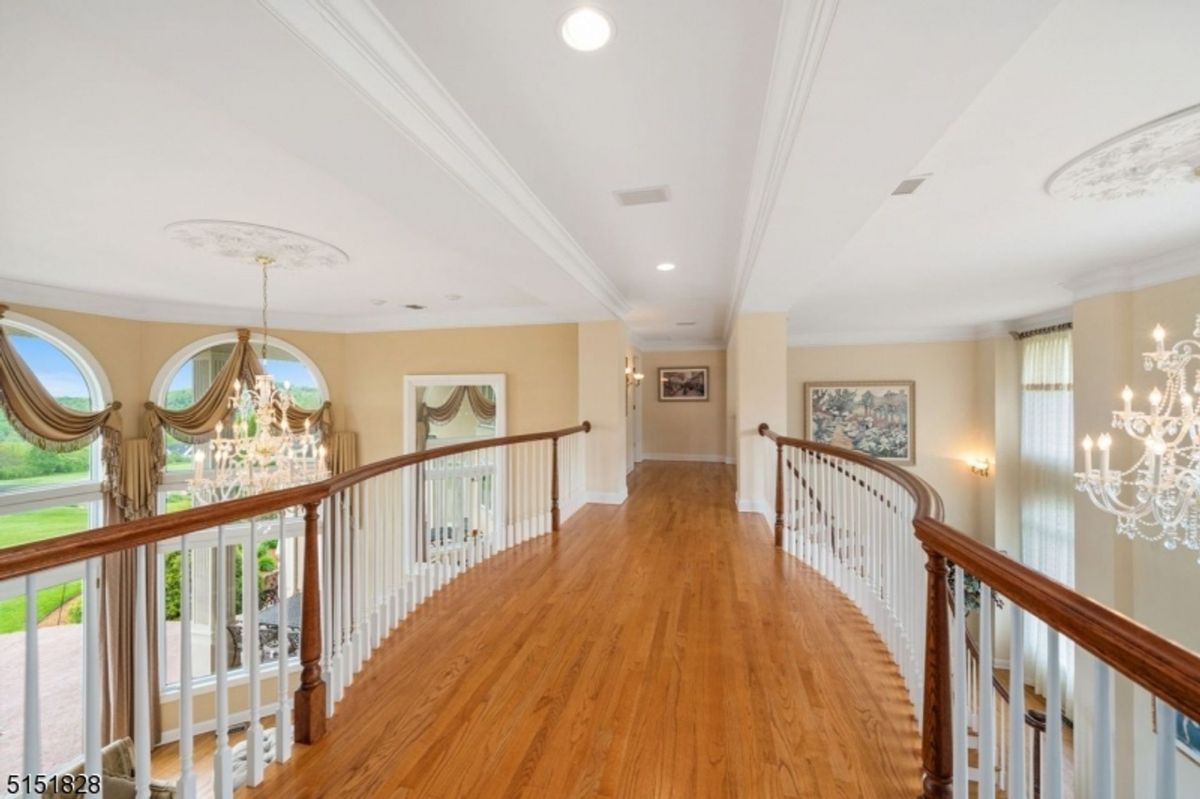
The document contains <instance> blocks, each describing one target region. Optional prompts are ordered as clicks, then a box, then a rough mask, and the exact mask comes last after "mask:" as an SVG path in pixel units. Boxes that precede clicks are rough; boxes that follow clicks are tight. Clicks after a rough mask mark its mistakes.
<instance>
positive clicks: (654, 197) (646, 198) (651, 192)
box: [613, 186, 671, 205]
mask: <svg viewBox="0 0 1200 799" xmlns="http://www.w3.org/2000/svg"><path fill="white" fill-rule="evenodd" d="M613 194H614V195H615V196H616V198H617V204H618V205H649V204H650V203H665V202H668V201H669V200H670V199H671V189H670V187H669V186H647V187H646V188H644V189H629V190H627V191H614V192H613Z"/></svg>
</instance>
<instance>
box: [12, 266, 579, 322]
mask: <svg viewBox="0 0 1200 799" xmlns="http://www.w3.org/2000/svg"><path fill="white" fill-rule="evenodd" d="M0 298H3V299H4V301H5V302H9V303H13V304H16V305H27V306H36V307H39V308H50V309H55V310H60V311H74V312H76V313H86V314H94V315H96V316H106V317H111V318H116V319H126V320H131V321H135V322H178V323H181V324H205V325H230V326H233V327H251V328H257V327H258V325H259V324H260V323H261V319H262V310H261V309H259V308H230V307H227V306H221V305H204V304H199V303H182V302H171V301H166V300H154V299H151V300H147V299H146V298H144V297H131V296H126V295H119V294H98V293H93V292H88V291H79V290H76V289H68V288H61V287H58V286H45V285H40V284H37V283H26V282H23V281H19V280H10V279H8V278H0ZM585 321H593V320H591V319H587V318H581V317H568V316H565V315H563V314H562V313H559V312H557V311H554V310H552V309H550V308H546V307H519V308H499V309H482V310H475V311H455V312H452V313H441V312H437V311H419V312H414V311H401V310H397V311H396V312H392V313H373V314H367V313H363V314H345V315H342V314H314V313H297V312H294V311H273V312H272V314H271V327H272V329H278V330H281V331H282V330H293V331H306V332H317V333H382V332H389V331H401V330H443V329H447V328H465V327H507V326H512V325H550V324H564V323H576V322H585Z"/></svg>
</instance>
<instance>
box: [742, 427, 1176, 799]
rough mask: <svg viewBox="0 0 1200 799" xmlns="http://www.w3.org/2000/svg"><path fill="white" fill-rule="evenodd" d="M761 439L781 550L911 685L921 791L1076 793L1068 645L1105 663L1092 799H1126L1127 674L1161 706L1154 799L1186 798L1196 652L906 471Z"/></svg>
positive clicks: (959, 796)
mask: <svg viewBox="0 0 1200 799" xmlns="http://www.w3.org/2000/svg"><path fill="white" fill-rule="evenodd" d="M759 433H760V434H761V435H762V436H764V439H765V440H764V444H765V446H764V448H763V450H762V452H761V456H760V457H762V458H763V459H764V460H765V461H768V462H769V463H770V465H771V467H772V468H773V470H774V474H775V541H776V544H777V545H778V546H780V547H782V548H783V549H784V550H785V551H786V552H788V553H789V554H791V555H794V556H795V557H797V558H800V559H801V560H803V561H804V562H805V563H807V564H808V565H810V566H811V567H813V568H814V569H816V570H817V571H819V572H820V573H821V574H822V575H824V576H825V577H826V578H828V579H829V580H831V581H832V582H834V583H835V584H836V585H837V587H838V588H839V589H841V591H842V592H844V593H845V594H846V595H847V596H849V597H850V598H851V599H852V600H853V601H854V602H855V603H856V604H857V605H858V607H859V608H860V609H861V610H862V611H863V613H864V614H865V615H866V616H867V618H868V619H869V620H870V621H871V623H872V624H873V625H874V627H875V629H876V631H877V632H878V633H879V635H880V637H881V638H882V639H883V641H884V642H885V644H886V645H887V647H888V649H889V650H890V651H891V653H892V657H893V658H894V660H895V662H896V665H897V666H898V667H899V670H900V673H901V675H902V676H903V677H904V680H905V683H906V685H907V686H908V691H909V697H910V698H911V700H912V704H913V711H914V713H915V715H916V717H917V720H918V723H919V724H920V727H921V730H922V766H923V771H924V779H923V793H922V796H923V797H925V798H926V799H942V798H943V797H954V799H966V797H968V796H973V797H974V796H977V797H981V799H991V798H993V797H996V796H997V795H1000V794H1003V795H1005V796H1007V797H1022V798H1023V799H1027V798H1028V797H1034V796H1044V797H1048V799H1061V797H1063V796H1070V795H1078V793H1077V792H1076V791H1075V787H1076V786H1075V785H1073V784H1072V783H1070V782H1069V781H1068V779H1067V778H1068V777H1071V776H1075V772H1074V770H1073V769H1065V768H1064V764H1065V760H1064V735H1063V732H1064V730H1063V726H1064V724H1063V707H1062V699H1063V696H1062V694H1063V691H1062V686H1063V674H1062V671H1061V661H1060V658H1059V654H1058V653H1059V651H1060V649H1061V647H1062V646H1063V644H1064V639H1069V640H1071V641H1074V643H1075V644H1076V645H1077V646H1078V647H1080V648H1082V649H1084V650H1086V651H1087V652H1090V653H1091V654H1092V655H1093V656H1094V664H1095V665H1094V668H1095V679H1094V686H1095V687H1094V696H1093V697H1092V698H1091V700H1092V702H1093V703H1094V707H1095V714H1094V715H1095V718H1094V722H1093V724H1092V725H1091V730H1090V733H1091V734H1090V742H1091V743H1090V745H1091V746H1092V747H1093V750H1092V751H1091V752H1090V758H1088V762H1089V763H1090V764H1091V771H1090V773H1089V774H1088V775H1087V777H1088V778H1089V785H1090V789H1089V791H1090V792H1089V794H1088V795H1090V796H1092V797H1096V799H1113V796H1114V784H1113V762H1114V757H1113V756H1114V751H1113V724H1114V710H1113V701H1114V700H1113V695H1112V691H1111V686H1112V679H1113V675H1112V673H1113V671H1116V672H1119V673H1121V674H1123V675H1125V676H1126V677H1127V678H1129V679H1130V680H1131V681H1133V682H1134V683H1135V684H1137V685H1139V686H1141V687H1142V688H1144V689H1145V690H1147V691H1148V692H1150V694H1151V695H1152V696H1154V697H1155V706H1156V716H1157V733H1156V741H1155V746H1156V752H1157V754H1156V759H1155V769H1154V779H1155V785H1154V789H1153V793H1151V792H1150V791H1146V793H1145V795H1146V796H1151V795H1153V796H1154V797H1156V799H1176V797H1177V796H1178V794H1177V791H1176V780H1175V750H1176V747H1175V719H1176V714H1177V713H1184V714H1186V715H1187V716H1189V717H1191V718H1200V655H1197V654H1196V653H1194V652H1191V651H1189V650H1187V649H1184V648H1183V647H1181V646H1179V645H1178V644H1176V643H1174V642H1172V641H1169V640H1167V639H1166V638H1163V637H1162V636H1160V635H1158V634H1156V633H1154V632H1152V631H1151V630H1148V629H1146V628H1145V627H1143V626H1141V625H1139V624H1138V623H1137V622H1135V621H1133V620H1131V619H1129V618H1127V617H1125V616H1123V615H1121V614H1120V613H1117V612H1116V611H1114V610H1112V609H1110V608H1107V607H1105V606H1104V605H1101V604H1100V603H1098V602H1096V601H1094V600H1092V599H1089V598H1087V597H1085V596H1083V595H1082V594H1079V593H1078V592H1076V591H1074V590H1072V589H1071V588H1068V587H1067V586H1065V585H1062V584H1061V583H1058V582H1055V581H1054V580H1051V579H1049V578H1048V577H1046V576H1045V575H1043V574H1041V573H1039V572H1037V571H1035V570H1033V569H1031V568H1029V567H1027V566H1025V565H1023V564H1021V563H1019V562H1017V561H1015V560H1013V559H1011V558H1009V557H1007V556H1006V555H1004V554H1003V553H1000V552H997V551H996V550H994V549H992V548H991V547H988V546H986V545H985V544H982V543H980V542H979V541H976V540H974V539H972V538H970V537H968V536H966V535H964V534H963V533H961V532H959V531H957V530H955V529H954V528H952V527H950V526H949V525H947V524H946V523H945V522H944V521H943V520H942V504H941V499H940V498H939V497H938V495H937V493H936V492H935V491H934V490H933V489H932V488H931V487H930V486H929V485H928V484H926V483H925V482H924V481H923V480H921V479H920V478H918V477H916V476H915V475H913V474H911V473H910V472H907V471H905V470H904V469H901V468H900V467H898V466H895V465H893V464H891V463H887V462H885V461H881V460H879V459H876V458H872V457H870V456H868V455H863V454H861V453H857V452H851V451H848V450H845V449H841V448H838V447H832V446H828V445H824V444H818V443H815V442H812V441H805V440H802V439H797V438H788V437H786V436H781V435H778V434H776V433H775V432H774V431H772V430H771V429H770V428H769V427H768V426H767V425H766V424H763V425H760V426H759ZM950 563H953V564H954V565H953V570H954V580H953V589H951V587H950V581H949V580H948V579H947V578H948V572H949V569H950V568H951V567H950V565H949V564H950ZM968 575H971V576H974V577H976V578H978V580H979V582H980V602H979V610H978V613H979V628H980V633H979V642H978V647H977V648H973V647H972V646H971V641H970V639H969V638H968V635H967V628H966V624H965V617H966V613H965V610H966V603H965V601H964V600H965V596H964V589H965V583H966V577H967V576H968ZM951 593H953V598H952V597H951ZM993 596H1003V598H1004V600H1005V601H1006V603H1007V605H1008V607H1009V608H1010V613H1011V624H1010V630H1011V632H1010V636H1011V640H1010V648H1011V654H1010V671H1009V677H1008V688H1007V690H1005V691H997V690H996V687H997V686H999V685H1001V683H1000V681H998V680H997V679H996V675H995V673H994V672H995V669H994V666H995V655H994V648H993V643H994V631H995V624H994V622H995V612H996V611H995V605H994V603H993V601H992V598H993ZM1026 616H1033V617H1035V618H1037V619H1040V620H1041V621H1042V622H1043V623H1044V624H1045V625H1046V628H1047V629H1048V632H1047V636H1048V655H1047V660H1048V663H1047V687H1046V691H1045V694H1046V710H1045V713H1044V714H1042V713H1038V712H1034V711H1029V712H1027V709H1026V707H1025V690H1024V686H1025V679H1024V673H1023V669H1024V665H1023V664H1024V659H1025V657H1024V656H1025V651H1026V641H1025V624H1024V620H1025V617H1026ZM1014 720H1015V723H1014ZM1138 795H1139V796H1141V795H1142V794H1140V793H1139V794H1138Z"/></svg>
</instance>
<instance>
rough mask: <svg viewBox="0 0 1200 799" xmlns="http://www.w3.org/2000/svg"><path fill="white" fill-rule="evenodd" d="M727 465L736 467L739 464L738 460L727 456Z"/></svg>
mask: <svg viewBox="0 0 1200 799" xmlns="http://www.w3.org/2000/svg"><path fill="white" fill-rule="evenodd" d="M725 464H726V465H727V466H735V465H736V464H737V458H735V457H733V456H732V455H726V456H725Z"/></svg>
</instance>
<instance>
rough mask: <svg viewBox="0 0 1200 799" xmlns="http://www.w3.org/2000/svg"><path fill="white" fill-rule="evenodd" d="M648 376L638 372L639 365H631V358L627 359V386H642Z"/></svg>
mask: <svg viewBox="0 0 1200 799" xmlns="http://www.w3.org/2000/svg"><path fill="white" fill-rule="evenodd" d="M645 379H646V376H645V375H644V374H642V373H641V372H639V371H638V370H637V363H636V362H634V363H630V362H629V356H626V357H625V385H627V386H640V385H641V384H642V381H643V380H645Z"/></svg>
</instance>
